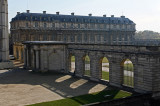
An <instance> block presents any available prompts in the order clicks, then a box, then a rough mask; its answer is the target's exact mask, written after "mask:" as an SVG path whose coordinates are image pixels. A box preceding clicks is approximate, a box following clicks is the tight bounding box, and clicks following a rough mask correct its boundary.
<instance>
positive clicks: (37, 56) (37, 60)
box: [36, 50, 39, 69]
mask: <svg viewBox="0 0 160 106" xmlns="http://www.w3.org/2000/svg"><path fill="white" fill-rule="evenodd" d="M36 69H39V52H38V50H36Z"/></svg>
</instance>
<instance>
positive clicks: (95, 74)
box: [89, 52, 101, 81]
mask: <svg viewBox="0 0 160 106" xmlns="http://www.w3.org/2000/svg"><path fill="white" fill-rule="evenodd" d="M89 57H90V65H91V66H90V67H91V68H90V71H91V78H90V79H91V80H94V81H98V80H99V79H101V75H100V74H101V72H100V71H101V70H100V69H101V63H100V58H99V55H98V54H97V53H94V52H92V53H90V54H89Z"/></svg>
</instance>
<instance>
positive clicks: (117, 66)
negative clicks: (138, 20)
mask: <svg viewBox="0 0 160 106" xmlns="http://www.w3.org/2000/svg"><path fill="white" fill-rule="evenodd" d="M24 44H25V62H24V64H25V68H28V69H30V70H35V71H39V72H40V71H41V72H46V71H50V72H55V71H56V72H61V73H67V74H70V73H73V72H72V71H71V65H72V63H71V61H72V60H71V56H73V55H74V56H75V70H74V75H75V76H78V77H83V78H87V79H90V80H93V81H98V82H103V83H105V84H109V85H112V86H116V87H119V88H126V89H130V90H134V91H136V92H152V93H153V94H154V93H155V94H157V92H159V91H160V83H159V82H160V77H159V76H160V71H159V70H160V65H159V64H160V55H159V54H160V46H135V45H107V44H73V43H66V42H59V41H56V42H55V41H27V42H24ZM87 55H88V56H89V58H90V63H89V65H90V66H89V67H90V69H89V71H90V75H86V74H85V72H86V67H85V66H86V63H85V59H84V58H85V57H86V56H87ZM104 57H107V59H108V60H109V61H108V62H109V67H108V68H109V71H108V73H109V79H108V80H103V78H102V76H103V75H104V74H103V70H102V59H103V58H104ZM127 59H129V60H130V61H131V62H132V63H133V66H134V69H133V71H128V72H129V74H127V75H126V74H125V73H126V70H125V69H124V65H125V63H124V62H125V60H127ZM105 76H106V75H105ZM126 77H127V78H126ZM126 82H127V84H126ZM128 82H130V83H133V84H132V85H131V84H129V83H128Z"/></svg>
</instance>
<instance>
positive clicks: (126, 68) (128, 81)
mask: <svg viewBox="0 0 160 106" xmlns="http://www.w3.org/2000/svg"><path fill="white" fill-rule="evenodd" d="M120 66H121V72H122V76H123V77H122V85H124V86H127V87H131V88H134V63H133V62H132V60H131V59H130V58H125V59H123V60H122V61H121V63H120Z"/></svg>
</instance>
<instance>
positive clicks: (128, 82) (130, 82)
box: [123, 76, 134, 87]
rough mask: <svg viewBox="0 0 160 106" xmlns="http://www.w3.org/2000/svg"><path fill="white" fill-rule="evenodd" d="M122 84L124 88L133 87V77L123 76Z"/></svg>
mask: <svg viewBox="0 0 160 106" xmlns="http://www.w3.org/2000/svg"><path fill="white" fill-rule="evenodd" d="M123 84H124V85H126V86H130V87H133V86H134V80H133V77H129V76H124V79H123Z"/></svg>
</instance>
